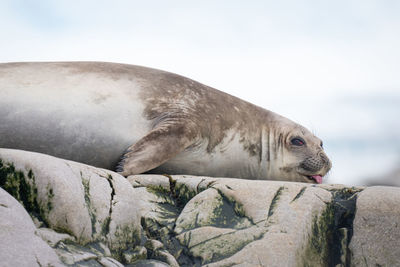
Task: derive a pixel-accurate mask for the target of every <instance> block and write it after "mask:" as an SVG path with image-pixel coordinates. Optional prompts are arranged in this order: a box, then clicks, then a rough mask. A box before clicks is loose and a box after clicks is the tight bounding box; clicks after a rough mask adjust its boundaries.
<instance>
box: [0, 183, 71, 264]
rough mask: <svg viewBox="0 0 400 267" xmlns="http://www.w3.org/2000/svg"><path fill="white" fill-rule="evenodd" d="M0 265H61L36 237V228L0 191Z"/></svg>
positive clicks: (1, 190)
mask: <svg viewBox="0 0 400 267" xmlns="http://www.w3.org/2000/svg"><path fill="white" fill-rule="evenodd" d="M0 259H1V263H0V265H1V266H32V267H33V266H63V264H62V262H61V261H60V259H59V258H58V256H57V254H56V253H55V252H54V250H53V249H52V248H51V247H50V246H49V245H48V244H47V243H46V242H45V241H43V240H42V239H41V238H40V237H39V236H38V235H37V234H36V227H35V225H34V223H33V221H32V219H31V217H30V216H29V214H28V213H27V212H26V210H25V209H24V208H23V206H22V205H21V204H20V203H18V201H16V200H15V199H14V198H13V197H12V196H11V195H9V194H8V193H7V192H6V191H4V190H3V189H2V188H0Z"/></svg>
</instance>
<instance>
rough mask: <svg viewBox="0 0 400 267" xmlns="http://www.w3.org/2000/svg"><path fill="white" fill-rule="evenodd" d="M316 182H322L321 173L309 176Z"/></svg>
mask: <svg viewBox="0 0 400 267" xmlns="http://www.w3.org/2000/svg"><path fill="white" fill-rule="evenodd" d="M311 177H312V178H313V179H314V180H315V181H316V182H317V183H318V184H322V176H321V175H313V176H311Z"/></svg>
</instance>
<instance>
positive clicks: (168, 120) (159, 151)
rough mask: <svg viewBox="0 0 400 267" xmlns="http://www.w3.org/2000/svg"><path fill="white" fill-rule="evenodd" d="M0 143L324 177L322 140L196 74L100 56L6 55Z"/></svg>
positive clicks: (73, 156)
mask: <svg viewBox="0 0 400 267" xmlns="http://www.w3.org/2000/svg"><path fill="white" fill-rule="evenodd" d="M0 147H3V148H14V149H23V150H30V151H36V152H41V153H46V154H50V155H53V156H57V157H61V158H65V159H69V160H74V161H78V162H82V163H86V164H90V165H94V166H97V167H102V168H107V169H115V168H116V170H117V171H118V172H120V173H121V174H123V175H125V176H128V175H131V174H139V173H143V172H151V173H168V174H191V175H207V176H216V177H236V178H245V179H268V180H287V181H298V182H314V183H321V182H322V177H323V176H324V175H325V174H326V173H327V172H328V171H329V169H330V168H331V163H330V161H329V159H328V157H327V156H326V155H325V153H324V151H323V148H322V142H321V140H320V139H318V138H317V137H315V136H314V135H313V134H311V133H310V132H309V131H308V130H307V129H305V128H304V127H302V126H300V125H299V124H296V123H294V122H293V121H291V120H289V119H286V118H284V117H282V116H280V115H278V114H276V113H273V112H271V111H268V110H265V109H262V108H260V107H258V106H255V105H253V104H250V103H248V102H246V101H243V100H241V99H238V98H236V97H234V96H231V95H228V94H226V93H223V92H221V91H218V90H216V89H213V88H211V87H208V86H205V85H203V84H200V83H198V82H195V81H193V80H191V79H188V78H185V77H182V76H179V75H176V74H172V73H169V72H165V71H161V70H156V69H150V68H145V67H140V66H134V65H126V64H115V63H104V62H43V63H33V62H32V63H4V64H0Z"/></svg>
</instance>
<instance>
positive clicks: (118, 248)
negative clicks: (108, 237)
mask: <svg viewBox="0 0 400 267" xmlns="http://www.w3.org/2000/svg"><path fill="white" fill-rule="evenodd" d="M114 236H115V239H114V238H113V241H112V243H109V244H108V246H109V248H110V250H111V255H112V257H113V258H115V259H116V260H118V261H121V262H122V263H126V262H125V260H124V252H125V251H127V250H129V249H131V248H134V247H136V246H138V245H140V238H138V236H140V233H139V232H138V230H137V229H135V228H134V227H133V226H130V225H126V226H122V227H121V226H117V228H116V230H115V233H114Z"/></svg>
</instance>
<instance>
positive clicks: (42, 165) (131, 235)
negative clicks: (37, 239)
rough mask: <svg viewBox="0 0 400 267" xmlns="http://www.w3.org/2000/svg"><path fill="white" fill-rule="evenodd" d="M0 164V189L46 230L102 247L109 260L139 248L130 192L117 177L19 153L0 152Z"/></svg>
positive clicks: (136, 216)
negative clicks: (112, 256) (105, 247)
mask: <svg viewBox="0 0 400 267" xmlns="http://www.w3.org/2000/svg"><path fill="white" fill-rule="evenodd" d="M0 160H1V161H0V169H1V177H0V178H1V179H0V185H1V187H2V188H4V189H5V190H7V191H8V192H10V193H11V194H12V195H13V196H14V197H15V198H16V199H17V200H19V201H20V202H21V203H22V204H23V205H24V207H25V209H26V210H27V211H28V212H29V213H30V215H31V216H32V217H33V218H34V219H35V220H36V221H39V222H40V223H39V224H41V225H42V226H44V227H45V228H46V227H48V228H51V229H53V230H55V231H58V232H61V233H65V234H69V235H70V236H72V237H73V238H75V239H76V242H77V245H81V246H84V245H86V244H88V243H96V242H104V243H106V244H107V246H108V248H110V250H111V252H112V254H113V255H121V252H122V251H124V250H127V249H129V247H128V245H129V246H135V245H136V244H138V243H140V240H141V235H142V233H141V231H142V230H141V226H140V217H139V216H140V215H139V209H138V208H137V205H136V204H137V203H136V202H134V200H132V198H131V195H132V194H133V188H132V186H131V185H130V183H129V182H128V181H127V180H126V179H125V178H124V177H122V176H120V175H119V174H117V173H114V172H111V171H108V170H103V169H99V168H95V167H91V166H88V165H84V164H80V163H77V162H72V161H67V160H62V159H58V158H55V157H52V156H48V155H43V154H39V153H33V152H26V151H21V150H10V149H0ZM39 232H40V230H39ZM44 238H45V239H46V237H44ZM52 238H53V237H52ZM50 239H51V238H50ZM47 241H50V243H52V242H53V241H54V242H56V241H55V240H49V239H48V240H47ZM95 255H97V254H95ZM117 257H118V256H117ZM67 258H68V257H67ZM72 258H73V259H74V260H75V258H74V257H72ZM68 263H69V262H68Z"/></svg>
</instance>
